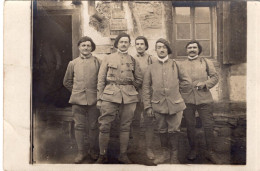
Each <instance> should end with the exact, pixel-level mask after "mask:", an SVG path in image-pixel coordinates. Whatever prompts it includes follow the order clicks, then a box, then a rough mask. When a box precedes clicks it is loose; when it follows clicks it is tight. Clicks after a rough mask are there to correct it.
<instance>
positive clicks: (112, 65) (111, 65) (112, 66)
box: [107, 63, 117, 69]
mask: <svg viewBox="0 0 260 171" xmlns="http://www.w3.org/2000/svg"><path fill="white" fill-rule="evenodd" d="M107 66H108V67H109V68H113V69H117V64H114V63H109V64H108V65H107Z"/></svg>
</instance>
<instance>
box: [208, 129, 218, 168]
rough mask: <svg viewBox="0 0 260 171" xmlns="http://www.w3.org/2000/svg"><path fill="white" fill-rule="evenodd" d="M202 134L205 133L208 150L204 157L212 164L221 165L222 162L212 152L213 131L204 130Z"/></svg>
mask: <svg viewBox="0 0 260 171" xmlns="http://www.w3.org/2000/svg"><path fill="white" fill-rule="evenodd" d="M204 132H205V139H206V143H207V150H208V151H207V153H206V156H205V157H206V158H207V159H208V160H210V161H211V162H212V163H214V164H222V161H221V160H220V158H219V157H218V156H217V154H216V153H215V152H214V150H213V149H214V134H213V129H211V128H205V129H204Z"/></svg>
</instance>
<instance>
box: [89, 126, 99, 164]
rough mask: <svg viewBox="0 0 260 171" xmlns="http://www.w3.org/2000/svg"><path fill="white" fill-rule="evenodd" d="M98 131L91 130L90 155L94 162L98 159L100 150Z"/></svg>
mask: <svg viewBox="0 0 260 171" xmlns="http://www.w3.org/2000/svg"><path fill="white" fill-rule="evenodd" d="M98 134H99V131H98V129H90V130H89V145H90V148H89V151H88V154H89V155H90V157H91V158H92V159H93V160H97V159H98V155H99V148H98Z"/></svg>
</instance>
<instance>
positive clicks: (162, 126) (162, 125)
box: [154, 113, 170, 164]
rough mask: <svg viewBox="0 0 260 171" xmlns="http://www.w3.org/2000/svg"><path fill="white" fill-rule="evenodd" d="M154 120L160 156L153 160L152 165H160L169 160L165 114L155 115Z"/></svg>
mask: <svg viewBox="0 0 260 171" xmlns="http://www.w3.org/2000/svg"><path fill="white" fill-rule="evenodd" d="M155 118H156V120H157V124H158V125H157V127H158V130H159V136H160V142H161V147H162V154H161V155H160V156H159V157H158V158H156V159H155V160H154V163H155V164H160V163H164V162H165V161H167V160H169V159H170V155H169V148H168V133H167V132H168V126H167V122H166V115H165V114H160V113H155Z"/></svg>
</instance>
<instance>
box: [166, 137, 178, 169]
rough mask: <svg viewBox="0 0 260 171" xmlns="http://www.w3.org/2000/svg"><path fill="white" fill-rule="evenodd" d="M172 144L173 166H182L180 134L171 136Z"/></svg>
mask: <svg viewBox="0 0 260 171" xmlns="http://www.w3.org/2000/svg"><path fill="white" fill-rule="evenodd" d="M169 139H170V144H171V164H180V161H179V159H178V145H179V135H178V133H171V134H169Z"/></svg>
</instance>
